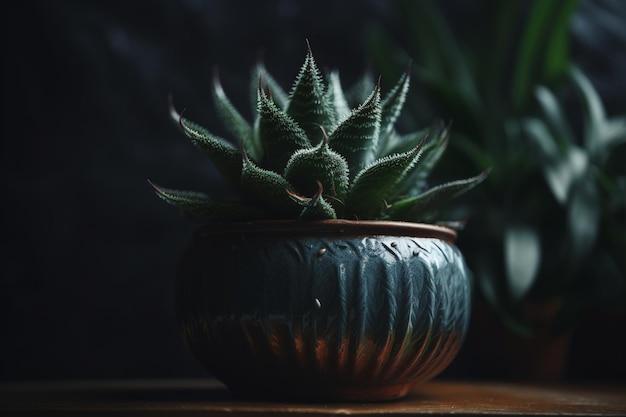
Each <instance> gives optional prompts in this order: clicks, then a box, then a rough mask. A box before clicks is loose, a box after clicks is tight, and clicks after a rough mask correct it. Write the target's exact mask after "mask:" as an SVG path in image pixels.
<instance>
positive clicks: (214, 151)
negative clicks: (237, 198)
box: [170, 106, 241, 187]
mask: <svg viewBox="0 0 626 417" xmlns="http://www.w3.org/2000/svg"><path fill="white" fill-rule="evenodd" d="M170 116H171V117H172V119H174V120H175V121H176V122H177V123H178V124H179V126H180V127H181V129H182V131H183V132H184V133H185V135H187V137H188V138H189V139H191V142H192V143H193V144H194V145H196V146H197V147H198V148H200V149H201V150H202V151H203V152H204V153H205V154H206V155H207V156H208V157H209V159H210V160H211V162H213V164H214V165H215V167H216V168H217V170H218V171H219V172H220V174H222V176H223V177H224V179H226V181H228V182H229V183H230V184H232V185H233V186H235V187H238V186H239V178H240V177H241V153H240V152H239V150H238V149H237V148H235V146H234V145H233V144H232V143H230V142H228V141H226V140H225V139H222V138H220V137H219V136H215V135H213V134H211V133H210V132H209V131H208V130H206V129H205V128H204V127H202V126H200V125H199V124H197V123H194V122H191V121H189V120H187V119H185V118H184V117H182V115H180V114H178V113H177V112H176V109H174V107H173V106H170Z"/></svg>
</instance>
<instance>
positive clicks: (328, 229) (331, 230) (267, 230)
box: [198, 219, 457, 244]
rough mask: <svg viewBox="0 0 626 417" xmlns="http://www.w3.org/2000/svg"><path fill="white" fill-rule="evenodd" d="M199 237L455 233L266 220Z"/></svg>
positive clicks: (386, 224) (368, 223) (365, 223)
mask: <svg viewBox="0 0 626 417" xmlns="http://www.w3.org/2000/svg"><path fill="white" fill-rule="evenodd" d="M198 233H199V234H200V235H201V236H212V235H224V234H231V233H247V234H248V233H249V234H257V235H279V234H282V235H312V236H319V235H326V236H328V235H337V236H350V237H358V236H407V237H423V238H434V239H441V240H443V241H446V242H448V243H450V244H453V243H454V241H455V240H456V238H457V232H456V231H454V230H452V229H450V228H447V227H443V226H437V225H434V224H426V223H410V222H397V221H384V220H343V219H337V220H317V221H300V220H268V221H256V222H246V223H228V224H222V225H207V226H202V227H201V228H200V229H198Z"/></svg>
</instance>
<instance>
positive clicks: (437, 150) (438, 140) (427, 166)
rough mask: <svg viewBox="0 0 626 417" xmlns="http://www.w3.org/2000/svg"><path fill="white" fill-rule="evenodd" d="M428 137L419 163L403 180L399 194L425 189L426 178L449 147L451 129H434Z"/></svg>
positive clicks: (410, 193) (414, 192)
mask: <svg viewBox="0 0 626 417" xmlns="http://www.w3.org/2000/svg"><path fill="white" fill-rule="evenodd" d="M428 138H429V139H430V140H427V142H426V143H425V144H424V148H423V149H422V155H421V156H420V162H419V164H417V165H416V166H415V169H413V170H412V171H411V173H410V174H409V175H407V176H406V177H405V178H404V179H403V180H402V184H401V185H400V187H399V188H398V193H399V194H406V195H416V194H417V193H419V192H420V191H421V190H423V189H424V187H425V184H426V179H427V178H428V176H429V175H430V172H431V171H432V169H433V168H434V167H435V165H436V164H437V162H439V160H440V159H441V157H442V156H443V154H444V152H445V150H446V148H447V147H448V142H449V129H448V128H447V127H446V128H444V129H443V130H439V129H436V130H433V131H431V132H430V133H429V135H428ZM415 139H417V138H415Z"/></svg>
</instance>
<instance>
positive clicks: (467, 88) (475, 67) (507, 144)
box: [368, 0, 626, 337]
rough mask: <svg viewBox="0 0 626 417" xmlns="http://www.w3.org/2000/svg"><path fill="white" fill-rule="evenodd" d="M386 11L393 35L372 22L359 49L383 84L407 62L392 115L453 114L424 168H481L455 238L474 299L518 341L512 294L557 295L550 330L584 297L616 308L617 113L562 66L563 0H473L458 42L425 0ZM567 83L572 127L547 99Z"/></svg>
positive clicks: (521, 299)
mask: <svg viewBox="0 0 626 417" xmlns="http://www.w3.org/2000/svg"><path fill="white" fill-rule="evenodd" d="M393 5H394V10H395V14H394V17H395V19H396V21H397V23H398V27H397V28H396V29H397V31H396V33H395V37H393V38H392V37H391V36H389V35H388V34H387V33H386V32H385V31H383V29H382V28H381V27H380V26H372V27H371V28H370V30H369V32H368V45H369V49H370V53H371V54H372V56H373V59H374V65H375V66H376V68H377V69H378V70H379V72H380V73H381V74H382V76H383V79H394V77H396V76H397V74H398V73H399V72H400V71H401V68H403V66H405V65H406V61H407V60H409V59H410V60H412V61H413V65H412V72H413V75H414V76H415V78H416V79H417V80H418V84H419V85H418V88H420V87H421V89H422V90H421V94H419V95H417V96H412V97H409V98H408V100H407V103H406V107H407V108H408V109H409V114H410V117H411V119H410V120H407V119H404V120H402V122H404V123H412V124H417V125H421V124H424V123H427V121H428V120H431V119H432V118H433V117H434V114H433V113H431V112H435V114H437V115H439V117H445V118H450V119H452V120H453V129H452V134H451V140H450V150H449V154H448V158H449V159H448V160H447V163H446V164H443V165H440V167H439V170H438V171H437V172H436V175H439V176H442V177H448V176H454V175H458V173H459V171H460V172H467V171H468V170H475V169H476V168H478V169H484V168H485V167H488V166H490V167H492V172H491V175H490V177H489V180H488V181H487V183H486V184H485V185H484V186H483V188H482V190H478V192H476V193H475V194H474V195H473V198H472V197H471V198H466V199H465V200H464V202H465V207H464V208H463V210H464V213H462V214H463V215H467V216H471V217H472V219H471V221H470V222H469V223H468V225H467V228H466V231H465V232H464V233H463V234H462V236H461V240H460V241H459V245H461V246H463V250H464V251H465V252H466V254H467V257H468V262H469V263H470V267H471V268H472V269H473V271H474V272H475V275H476V283H477V288H478V290H479V291H480V294H481V295H482V297H483V298H484V299H485V300H486V301H487V302H488V303H489V304H490V305H491V306H492V308H493V309H494V310H495V311H496V312H497V313H498V315H499V317H500V318H501V319H502V321H504V322H505V323H506V324H507V325H509V327H510V328H511V329H512V330H514V331H516V332H517V333H519V334H521V335H525V336H529V337H530V336H532V335H533V334H534V332H535V330H536V329H534V328H533V325H532V324H531V323H530V321H529V320H528V318H527V317H525V316H524V313H523V310H524V309H523V308H522V307H523V304H524V303H525V302H526V301H529V300H532V301H547V300H555V299H556V300H558V301H559V305H560V310H559V312H558V313H557V316H556V318H555V319H554V321H553V326H552V330H553V332H554V333H555V334H556V333H558V332H560V331H563V330H565V329H568V328H571V326H572V325H573V324H574V322H575V320H576V318H577V317H579V315H580V314H581V313H582V312H583V311H584V310H585V308H587V307H589V305H590V304H591V303H607V302H615V303H617V304H619V303H620V302H623V297H624V294H625V288H626V284H625V283H624V275H625V274H626V266H625V265H624V262H623V256H624V253H626V244H625V242H624V239H625V237H624V235H625V233H624V231H625V230H626V226H625V223H624V222H625V219H624V213H625V211H626V204H625V202H624V199H625V198H626V197H624V196H626V189H625V183H626V174H625V173H624V170H623V168H616V166H618V165H619V164H616V163H615V160H619V155H622V161H623V160H624V158H623V154H624V146H623V144H624V140H625V139H624V138H625V137H626V131H625V129H626V127H625V121H624V118H623V117H620V118H614V119H607V117H606V115H605V113H604V110H603V106H602V102H601V100H600V98H599V97H598V94H597V93H596V91H595V90H594V89H593V86H592V85H591V83H590V82H589V80H588V79H587V78H586V77H585V75H584V74H583V73H582V72H581V71H580V70H577V69H575V68H574V67H573V64H572V62H571V59H570V53H569V43H570V35H569V23H570V19H571V17H572V15H573V13H574V11H575V10H576V6H577V2H576V1H565V2H563V1H554V0H536V1H524V0H517V1H507V2H501V1H495V0H483V1H481V2H478V4H476V5H475V7H477V8H478V9H480V10H481V13H482V14H481V19H480V20H479V21H475V20H473V21H472V34H473V35H474V36H473V37H471V38H470V37H463V38H459V37H458V34H455V33H454V32H453V30H452V27H451V26H450V25H449V24H448V23H447V21H446V20H445V19H444V18H443V17H442V15H441V13H440V12H439V11H438V9H437V8H436V7H434V6H433V4H432V3H431V2H430V1H426V0H423V1H412V0H395V1H394V2H393ZM457 39H462V41H458V40H457ZM395 45H399V46H400V47H399V48H397V47H395ZM403 51H406V52H403ZM572 84H573V85H574V87H575V88H576V90H577V91H578V92H579V95H580V97H581V100H582V103H583V108H584V118H583V122H584V126H579V123H578V121H579V118H577V117H570V119H571V120H573V122H568V118H567V117H566V112H565V111H564V110H563V108H564V107H565V108H567V109H568V110H569V108H570V107H571V106H570V102H571V100H569V101H567V104H566V105H565V106H564V105H562V104H560V102H559V99H557V95H556V94H555V93H553V91H559V92H562V94H563V97H564V98H563V99H562V101H565V100H566V99H569V96H567V93H568V91H570V90H571V86H572ZM581 129H582V131H583V133H582V134H580V135H576V134H575V132H577V131H580V130H581ZM457 209H458V206H457ZM455 215H456V216H459V213H456V214H455ZM620 259H621V261H620ZM620 300H622V301H620Z"/></svg>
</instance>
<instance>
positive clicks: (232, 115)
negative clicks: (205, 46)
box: [212, 69, 252, 143]
mask: <svg viewBox="0 0 626 417" xmlns="http://www.w3.org/2000/svg"><path fill="white" fill-rule="evenodd" d="M212 93H213V94H212V95H213V102H214V103H215V108H216V110H217V115H218V116H219V118H220V119H221V120H222V123H223V124H224V127H225V128H226V129H228V131H229V132H230V133H231V134H232V135H233V136H235V137H236V138H237V140H238V141H239V142H243V143H246V142H249V141H250V138H251V136H252V127H251V126H250V123H248V122H247V121H246V119H244V118H243V116H242V115H241V114H240V113H239V111H237V109H236V108H235V106H233V104H232V103H231V102H230V100H229V98H228V97H227V96H226V93H225V92H224V89H223V88H222V84H221V82H220V79H219V75H218V72H217V69H216V70H215V72H214V73H213V89H212Z"/></svg>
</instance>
